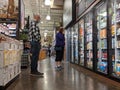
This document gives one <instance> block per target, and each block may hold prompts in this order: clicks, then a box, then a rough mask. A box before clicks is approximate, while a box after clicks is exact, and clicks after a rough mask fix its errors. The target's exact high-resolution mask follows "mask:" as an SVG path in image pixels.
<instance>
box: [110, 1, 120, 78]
mask: <svg viewBox="0 0 120 90" xmlns="http://www.w3.org/2000/svg"><path fill="white" fill-rule="evenodd" d="M111 6H112V8H111V9H112V10H111V11H112V20H111V24H112V25H111V34H112V69H113V73H112V75H113V76H115V77H118V78H120V1H119V0H115V1H114V0H112V3H111Z"/></svg>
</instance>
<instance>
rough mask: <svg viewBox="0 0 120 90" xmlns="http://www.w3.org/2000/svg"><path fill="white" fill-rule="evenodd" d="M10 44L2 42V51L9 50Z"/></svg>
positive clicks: (0, 45) (0, 47)
mask: <svg viewBox="0 0 120 90" xmlns="http://www.w3.org/2000/svg"><path fill="white" fill-rule="evenodd" d="M9 45H10V44H9V43H6V42H1V43H0V50H9Z"/></svg>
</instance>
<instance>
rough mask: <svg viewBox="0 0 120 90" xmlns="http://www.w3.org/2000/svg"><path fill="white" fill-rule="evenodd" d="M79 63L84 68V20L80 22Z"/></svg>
mask: <svg viewBox="0 0 120 90" xmlns="http://www.w3.org/2000/svg"><path fill="white" fill-rule="evenodd" d="M79 61H80V65H82V66H84V20H83V19H81V20H80V21H79Z"/></svg>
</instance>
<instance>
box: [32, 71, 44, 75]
mask: <svg viewBox="0 0 120 90" xmlns="http://www.w3.org/2000/svg"><path fill="white" fill-rule="evenodd" d="M30 75H32V76H43V75H44V73H40V72H32V73H31V74H30Z"/></svg>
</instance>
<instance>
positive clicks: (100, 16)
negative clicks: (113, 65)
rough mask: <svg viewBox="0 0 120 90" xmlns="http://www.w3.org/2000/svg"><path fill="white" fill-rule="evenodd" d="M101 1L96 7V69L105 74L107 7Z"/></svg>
mask: <svg viewBox="0 0 120 90" xmlns="http://www.w3.org/2000/svg"><path fill="white" fill-rule="evenodd" d="M106 6H107V5H106V3H101V4H100V5H99V6H97V7H96V14H97V15H96V16H97V17H96V20H97V71H98V72H101V73H104V74H107V71H108V70H107V66H108V58H107V55H108V53H107V49H108V48H107V7H106Z"/></svg>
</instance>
